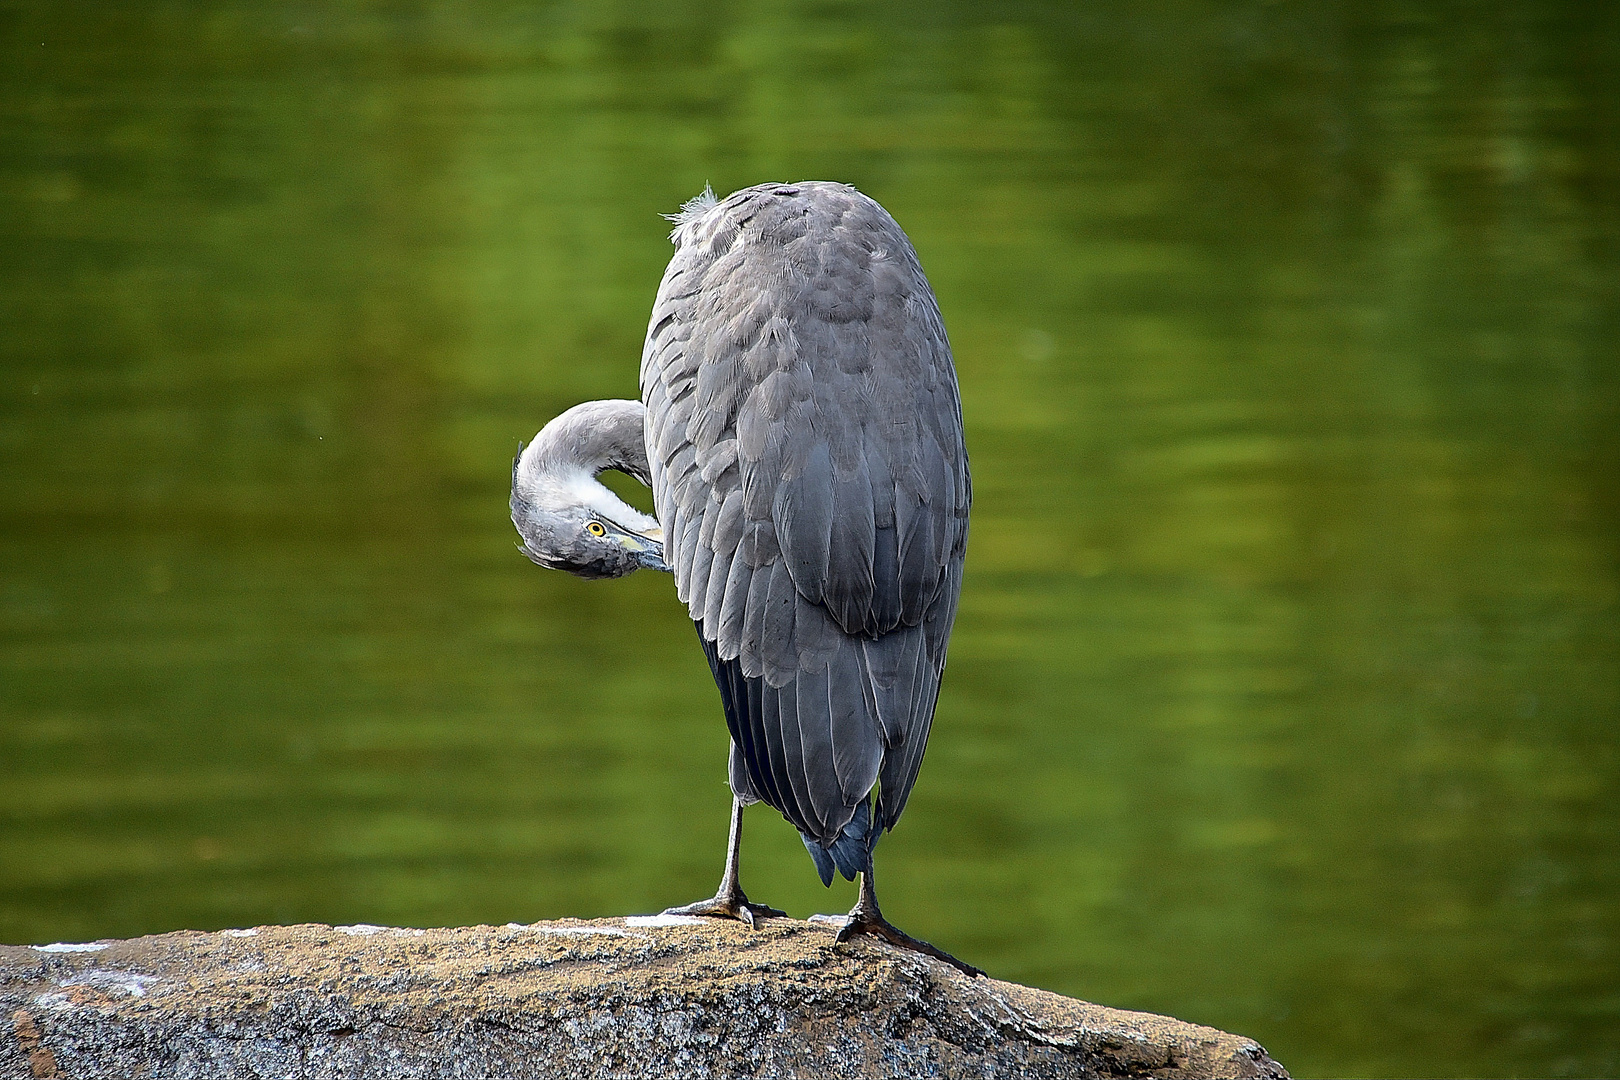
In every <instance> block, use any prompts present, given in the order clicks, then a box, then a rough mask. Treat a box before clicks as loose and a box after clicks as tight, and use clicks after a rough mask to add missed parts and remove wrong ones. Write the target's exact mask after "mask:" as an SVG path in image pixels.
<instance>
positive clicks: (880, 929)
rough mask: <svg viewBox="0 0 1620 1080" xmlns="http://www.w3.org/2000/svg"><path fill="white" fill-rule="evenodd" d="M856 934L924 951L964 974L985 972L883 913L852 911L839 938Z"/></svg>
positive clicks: (916, 950) (912, 949)
mask: <svg viewBox="0 0 1620 1080" xmlns="http://www.w3.org/2000/svg"><path fill="white" fill-rule="evenodd" d="M856 934H871V935H872V936H873V937H880V938H882V939H883V940H884V941H887V942H888V943H889V944H890V945H894V946H896V947H897V948H901V949H910V950H911V951H912V952H918V953H922V954H923V955H924V956H932V957H933V958H934V959H935V960H943V961H945V962H946V963H947V964H949V965H951V966H952V967H954V968H955V969H956V970H958V971H960V972H962V973H963V974H964V975H972V976H979V975H983V974H984V971H983V969H981V968H976V967H974V966H973V965H972V964H969V963H965V962H963V961H961V960H958V959H957V958H956V957H954V956H952V955H951V954H950V953H948V952H946V951H945V950H944V949H940V948H936V947H935V946H933V945H930V944H928V942H926V941H923V940H922V939H921V938H914V937H912V936H911V935H910V934H908V933H906V932H905V931H904V930H901V929H900V928H899V927H897V926H895V925H894V924H893V923H891V922H890V921H889V920H887V919H885V918H883V917H882V916H881V915H880V916H877V917H876V918H874V917H873V916H871V915H866V914H859V913H852V914H851V915H850V917H849V921H848V922H846V923H845V924H844V925H843V927H842V928H840V929H839V931H838V938H837V940H838V941H840V942H844V941H848V940H849V939H850V938H852V937H854V936H855V935H856Z"/></svg>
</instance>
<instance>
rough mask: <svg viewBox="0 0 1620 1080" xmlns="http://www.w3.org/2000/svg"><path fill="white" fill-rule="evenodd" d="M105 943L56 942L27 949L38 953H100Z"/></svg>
mask: <svg viewBox="0 0 1620 1080" xmlns="http://www.w3.org/2000/svg"><path fill="white" fill-rule="evenodd" d="M106 947H107V946H106V943H105V942H100V941H85V942H73V941H58V942H56V943H55V944H53V945H31V946H29V948H32V949H35V950H37V951H39V952H100V951H101V950H102V949H105V948H106Z"/></svg>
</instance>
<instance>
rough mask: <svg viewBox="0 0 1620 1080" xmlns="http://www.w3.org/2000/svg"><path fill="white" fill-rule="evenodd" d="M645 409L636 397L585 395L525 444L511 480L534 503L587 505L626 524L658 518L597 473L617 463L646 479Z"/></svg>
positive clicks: (648, 523) (640, 526)
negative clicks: (617, 492)
mask: <svg viewBox="0 0 1620 1080" xmlns="http://www.w3.org/2000/svg"><path fill="white" fill-rule="evenodd" d="M646 415H647V413H646V410H645V409H644V408H643V407H642V405H641V402H639V401H621V400H614V401H587V402H585V403H584V404H583V405H575V406H574V407H573V408H572V409H569V410H568V411H567V412H565V413H563V414H562V415H560V416H558V417H556V418H555V419H554V420H552V421H551V422H550V423H549V424H547V425H546V426H545V427H544V428H542V429H541V430H540V434H538V435H536V436H535V437H534V441H533V442H532V443H530V444H529V445H528V446H526V447H524V448H523V452H522V453H521V454H520V455H519V456H518V460H517V463H516V466H515V468H514V475H513V480H514V482H515V483H516V485H517V486H518V487H519V488H520V489H521V490H522V491H523V493H524V494H525V495H526V496H527V497H528V498H529V499H530V500H531V501H533V502H534V503H535V504H536V505H539V506H543V507H548V508H551V509H555V510H561V509H564V508H566V507H569V506H587V507H590V508H591V509H594V510H597V511H599V512H601V513H602V514H605V515H606V516H607V517H609V518H610V519H611V520H613V521H615V522H617V523H618V524H620V525H623V526H625V527H627V528H632V529H636V530H637V531H645V530H646V529H649V528H656V527H657V525H658V522H657V521H655V520H653V519H652V518H650V517H648V516H647V515H646V514H643V513H642V512H641V511H639V510H637V509H635V508H634V507H633V506H630V505H629V504H628V503H626V502H625V501H624V500H622V499H620V498H619V497H618V496H617V495H615V494H613V492H611V491H609V490H608V489H607V488H606V487H605V486H604V485H603V484H602V482H601V481H600V480H598V479H597V478H596V477H597V474H598V473H600V472H602V471H603V470H605V469H618V470H619V471H620V472H625V473H628V474H630V475H631V476H633V477H635V478H636V479H637V480H640V481H641V482H642V483H643V484H647V483H649V472H650V470H649V469H648V467H647V440H646Z"/></svg>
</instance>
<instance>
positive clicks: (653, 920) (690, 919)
mask: <svg viewBox="0 0 1620 1080" xmlns="http://www.w3.org/2000/svg"><path fill="white" fill-rule="evenodd" d="M703 923H704V920H703V919H702V918H700V917H699V916H697V915H627V916H625V920H624V924H625V925H626V926H702V925H703Z"/></svg>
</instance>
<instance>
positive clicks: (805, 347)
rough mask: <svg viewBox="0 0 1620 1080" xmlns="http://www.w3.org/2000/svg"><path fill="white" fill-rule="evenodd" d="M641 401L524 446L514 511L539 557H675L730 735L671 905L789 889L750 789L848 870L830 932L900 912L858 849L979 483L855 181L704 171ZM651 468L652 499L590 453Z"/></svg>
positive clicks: (648, 560)
mask: <svg viewBox="0 0 1620 1080" xmlns="http://www.w3.org/2000/svg"><path fill="white" fill-rule="evenodd" d="M670 219H671V220H672V221H674V222H675V225H676V227H675V229H674V231H673V232H672V233H671V236H670V239H671V241H672V242H673V243H674V245H675V248H676V250H675V254H674V257H673V258H671V259H670V262H669V267H668V269H667V270H666V271H665V272H664V277H663V281H662V282H661V284H660V285H659V287H658V296H657V299H656V300H655V301H654V303H653V309H652V316H651V318H650V320H649V323H648V329H647V337H646V344H645V346H644V348H643V351H642V358H641V401H639V402H635V401H595V402H587V403H586V404H583V405H577V406H575V407H574V408H572V409H569V410H568V411H567V412H564V413H563V414H562V415H560V416H558V417H557V418H556V419H554V420H552V421H551V422H550V423H548V424H547V425H546V426H545V427H544V428H543V429H542V430H541V431H540V433H539V434H538V435H536V436H535V438H534V440H533V441H532V442H531V443H530V444H529V445H528V446H527V447H524V448H522V449H521V450H520V452H519V455H518V458H517V460H516V462H514V465H513V472H512V520H513V522H514V524H516V526H517V529H518V532H519V534H520V535H521V537H522V539H523V546H524V550H525V551H526V552H527V554H528V555H529V557H530V558H531V559H533V560H534V561H535V562H536V563H539V564H540V565H542V566H547V567H551V568H555V569H561V570H567V571H570V572H572V573H575V574H579V575H581V576H583V577H589V578H602V577H619V576H622V575H624V574H628V573H631V572H633V571H635V570H637V569H641V568H656V569H666V570H669V571H671V572H672V573H673V574H674V577H675V589H676V594H677V596H678V597H679V598H680V599H681V601H683V602H684V603H685V604H686V606H687V609H688V611H689V613H690V615H691V617H692V620H693V622H694V623H695V624H696V626H697V630H698V638H699V640H700V641H701V643H702V647H703V652H704V655H705V656H706V657H707V658H708V661H709V667H710V669H711V671H712V672H713V674H714V680H715V683H716V685H717V686H718V687H719V690H720V699H721V704H722V706H723V708H724V712H725V718H726V726H727V728H728V729H729V730H730V734H731V755H730V764H729V773H730V782H731V790H732V793H733V796H734V797H733V800H732V812H731V831H730V839H729V846H728V849H727V857H726V864H725V871H724V874H723V876H722V879H721V883H720V889H719V891H718V893H717V894H716V895H715V896H714V897H713V898H712V899H710V900H704V901H700V902H698V903H696V904H691V905H688V906H686V907H683V908H671V909H670V912H671V913H680V914H701V915H721V916H730V917H734V918H739V919H742V920H744V921H746V922H748V923H749V924H753V922H754V920H755V918H756V917H770V916H779V915H782V914H783V912H781V911H779V910H777V909H775V908H771V907H767V906H765V905H762V904H755V903H752V902H750V901H749V899H748V897H747V896H746V895H745V894H744V892H743V890H742V887H741V885H740V884H739V882H738V865H737V864H738V854H739V850H740V846H741V840H742V812H743V808H744V807H745V806H747V805H749V804H750V803H754V802H765V803H768V804H769V805H770V806H772V807H774V808H775V809H776V810H778V811H780V812H781V814H782V815H783V816H784V817H785V818H786V819H787V820H788V821H789V822H791V823H792V824H793V826H794V827H795V828H797V829H798V830H799V834H800V836H801V837H802V838H803V840H804V846H805V849H806V850H807V851H808V852H809V853H810V858H811V859H812V861H813V862H814V863H815V866H816V870H817V872H818V873H819V875H820V876H821V880H822V883H823V884H824V885H830V884H831V883H832V878H833V875H834V874H835V873H841V874H843V875H844V877H845V878H847V879H850V880H854V879H856V878H857V877H858V878H859V879H860V888H859V899H858V900H857V902H856V905H855V907H854V909H853V910H852V911H851V912H850V914H849V918H848V920H847V922H846V923H845V925H844V926H843V928H842V929H841V930H840V931H839V934H838V940H839V941H845V940H848V939H849V937H850V936H851V935H853V934H856V933H861V932H866V933H871V934H875V935H878V936H880V937H882V938H884V939H886V940H888V941H890V942H892V943H894V944H896V945H900V946H902V947H905V948H911V949H916V950H918V951H921V952H925V953H928V954H930V955H933V956H937V957H940V958H941V959H945V960H948V961H949V962H951V963H953V964H955V965H957V966H958V967H960V968H962V969H963V970H966V971H968V972H970V973H974V974H980V972H979V971H978V969H977V968H973V967H971V966H969V965H967V964H963V963H962V962H961V961H958V960H956V959H955V958H954V957H951V956H949V955H948V954H946V953H943V952H941V951H940V950H938V949H936V948H934V947H933V946H931V945H928V944H927V943H926V942H921V941H918V940H916V939H914V938H912V937H910V936H908V935H906V934H904V933H903V932H901V931H900V930H898V929H896V928H895V927H894V926H893V925H892V924H891V923H889V922H888V921H887V920H886V919H885V918H884V917H883V914H882V912H881V910H880V909H879V907H878V901H877V893H876V889H875V887H874V885H873V881H872V849H873V847H874V846H875V845H876V844H877V841H878V839H879V837H880V836H881V835H882V834H883V833H884V832H885V831H887V830H889V829H892V828H893V827H894V825H895V823H896V822H897V821H898V820H899V818H900V814H901V812H902V811H904V810H905V807H906V799H907V797H908V796H909V795H910V793H911V789H912V785H913V784H914V783H915V782H916V780H917V771H918V769H919V767H920V766H921V765H922V759H923V752H924V750H925V749H926V748H927V745H928V734H929V728H930V726H931V724H932V721H933V715H934V705H935V702H936V699H937V698H938V695H939V686H940V677H941V674H942V673H943V671H944V668H945V651H946V646H947V644H948V642H949V640H950V635H951V624H952V622H953V621H954V619H955V616H956V606H957V598H958V596H959V594H960V592H961V587H962V561H963V556H964V553H965V550H966V546H967V531H968V506H969V503H970V501H971V498H972V489H971V484H970V481H969V477H968V461H967V450H966V447H965V445H964V443H963V438H962V408H961V401H960V397H959V394H958V391H957V384H956V372H955V369H954V367H953V365H952V362H951V350H950V345H949V342H948V341H947V339H946V335H945V325H944V322H943V321H942V319H941V317H940V312H939V305H938V303H937V302H936V301H935V299H934V293H933V290H932V289H931V288H930V287H929V284H928V279H927V278H926V277H925V276H924V274H923V270H922V266H921V264H920V263H919V262H918V260H917V254H916V252H915V251H914V250H913V249H912V246H911V242H910V240H908V239H907V237H906V234H905V233H904V232H903V231H902V230H901V228H900V226H899V225H898V224H896V222H895V220H894V219H893V218H892V217H890V216H889V214H888V212H887V211H885V210H884V209H883V208H882V207H881V206H879V205H878V204H877V203H876V202H874V201H873V200H871V199H869V198H867V197H866V196H865V195H863V194H861V193H860V192H859V191H856V190H855V189H854V188H853V187H850V186H848V185H845V184H835V183H826V182H819V181H818V182H804V183H796V184H762V185H759V186H756V187H751V188H746V189H744V190H742V191H738V192H736V193H734V194H732V195H730V196H728V197H727V198H725V199H716V198H715V196H714V194H713V193H712V192H711V191H708V190H707V189H706V190H705V191H704V193H703V194H702V195H700V196H699V197H697V198H696V199H693V200H692V201H690V202H688V203H687V204H686V205H685V206H683V207H682V208H681V212H680V213H678V214H674V215H670ZM605 469H618V470H621V471H623V472H626V473H629V474H630V475H631V476H634V477H636V478H637V479H639V480H641V481H642V482H643V483H645V484H647V485H648V486H650V487H651V488H652V493H653V503H654V509H655V511H656V513H657V518H656V520H654V519H653V518H651V517H648V516H647V515H645V514H642V513H641V512H640V511H637V510H635V509H634V508H632V507H631V506H629V505H627V504H626V503H624V502H623V501H622V500H621V499H619V497H618V496H616V495H614V494H613V493H612V492H610V491H609V490H608V489H607V488H606V487H605V486H604V485H603V484H602V483H601V482H600V481H598V480H597V479H596V477H597V475H598V474H599V473H600V472H602V471H603V470H605Z"/></svg>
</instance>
